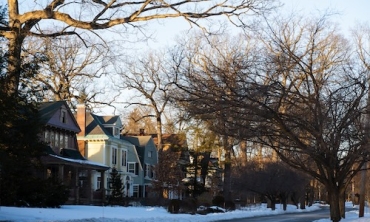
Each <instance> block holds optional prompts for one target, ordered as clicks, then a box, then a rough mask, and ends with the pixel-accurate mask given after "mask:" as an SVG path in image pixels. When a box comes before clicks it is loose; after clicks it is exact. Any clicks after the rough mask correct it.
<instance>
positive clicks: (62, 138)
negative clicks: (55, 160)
mask: <svg viewBox="0 0 370 222" xmlns="http://www.w3.org/2000/svg"><path fill="white" fill-rule="evenodd" d="M59 144H60V147H61V148H67V147H66V146H65V145H64V134H63V133H60V135H59Z"/></svg>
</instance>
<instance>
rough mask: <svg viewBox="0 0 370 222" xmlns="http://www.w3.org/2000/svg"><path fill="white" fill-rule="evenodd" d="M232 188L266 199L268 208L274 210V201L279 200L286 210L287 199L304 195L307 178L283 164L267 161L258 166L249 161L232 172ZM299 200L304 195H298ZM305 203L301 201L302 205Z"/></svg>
mask: <svg viewBox="0 0 370 222" xmlns="http://www.w3.org/2000/svg"><path fill="white" fill-rule="evenodd" d="M232 172H233V173H232V179H233V180H232V181H233V188H234V189H236V190H238V191H239V192H251V191H252V192H254V193H256V194H259V195H261V196H263V197H265V198H267V199H268V202H269V204H268V206H269V207H270V208H271V209H272V210H275V209H276V206H275V204H276V200H277V199H280V201H281V203H282V204H283V209H284V210H286V207H287V203H288V200H289V197H293V195H295V194H297V193H303V194H305V188H306V186H307V184H308V183H309V180H308V178H307V176H305V175H303V174H302V173H301V172H297V171H296V170H294V169H292V168H290V167H289V166H288V165H286V164H285V163H283V162H281V161H280V162H275V161H269V162H264V163H263V164H260V163H259V162H256V161H249V162H248V163H246V165H245V166H239V167H236V168H234V169H233V171H232ZM300 198H301V199H304V198H305V195H300ZM304 202H305V201H303V203H304Z"/></svg>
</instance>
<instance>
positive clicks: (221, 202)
mask: <svg viewBox="0 0 370 222" xmlns="http://www.w3.org/2000/svg"><path fill="white" fill-rule="evenodd" d="M212 204H213V205H214V206H218V207H224V204H225V198H224V197H223V196H215V197H214V198H213V200H212Z"/></svg>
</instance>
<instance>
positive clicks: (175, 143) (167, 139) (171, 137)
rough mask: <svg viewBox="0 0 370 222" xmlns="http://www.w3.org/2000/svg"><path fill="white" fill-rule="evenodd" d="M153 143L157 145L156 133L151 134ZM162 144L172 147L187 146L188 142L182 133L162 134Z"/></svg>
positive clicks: (185, 147)
mask: <svg viewBox="0 0 370 222" xmlns="http://www.w3.org/2000/svg"><path fill="white" fill-rule="evenodd" d="M152 137H153V140H154V143H155V145H158V135H157V134H152ZM162 144H163V145H164V146H169V147H172V148H184V149H187V148H188V143H187V142H186V137H185V136H184V135H182V134H173V133H172V134H163V135H162Z"/></svg>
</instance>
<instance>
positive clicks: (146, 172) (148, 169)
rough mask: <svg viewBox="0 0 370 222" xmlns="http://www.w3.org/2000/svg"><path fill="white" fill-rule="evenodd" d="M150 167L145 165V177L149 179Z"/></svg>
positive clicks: (150, 174)
mask: <svg viewBox="0 0 370 222" xmlns="http://www.w3.org/2000/svg"><path fill="white" fill-rule="evenodd" d="M151 171H152V166H150V165H148V164H145V176H146V177H149V178H151V177H152V172H151Z"/></svg>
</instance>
